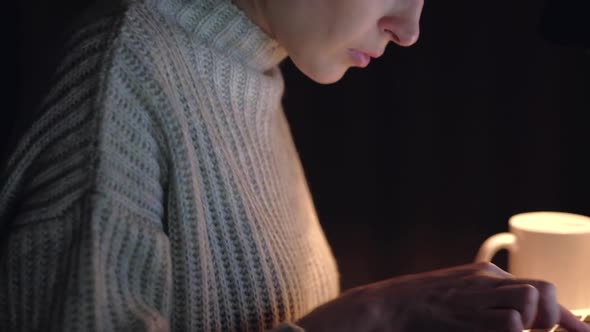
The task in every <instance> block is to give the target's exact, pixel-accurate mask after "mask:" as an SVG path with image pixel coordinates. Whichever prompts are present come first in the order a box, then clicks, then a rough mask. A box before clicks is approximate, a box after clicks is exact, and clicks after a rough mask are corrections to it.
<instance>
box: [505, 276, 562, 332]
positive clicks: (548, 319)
mask: <svg viewBox="0 0 590 332" xmlns="http://www.w3.org/2000/svg"><path fill="white" fill-rule="evenodd" d="M518 284H529V285H532V286H533V287H535V288H536V289H537V291H538V292H539V300H538V302H537V304H538V305H537V317H536V318H535V320H534V323H533V327H535V328H550V327H552V326H555V324H557V323H558V321H559V317H560V306H559V303H558V302H557V295H556V290H555V286H554V285H553V284H551V283H549V282H546V281H542V280H533V279H505V280H503V281H502V282H501V285H500V286H506V285H518Z"/></svg>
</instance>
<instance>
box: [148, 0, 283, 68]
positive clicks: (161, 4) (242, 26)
mask: <svg viewBox="0 0 590 332" xmlns="http://www.w3.org/2000/svg"><path fill="white" fill-rule="evenodd" d="M146 3H147V4H149V5H151V6H154V7H156V8H157V9H158V11H160V12H161V13H162V14H163V15H165V16H166V17H168V18H170V19H171V20H173V21H174V22H175V23H176V24H178V25H180V26H181V27H183V28H184V29H185V30H187V31H188V32H189V33H190V34H192V35H194V36H195V38H198V39H199V40H201V41H203V42H205V43H207V44H209V45H211V47H213V48H215V49H217V50H219V51H220V52H222V53H225V54H229V55H230V56H231V57H233V58H235V59H236V60H238V61H241V62H243V63H245V64H246V65H247V66H249V67H252V68H254V69H256V70H259V71H262V72H264V71H267V70H269V69H271V68H272V67H275V66H277V65H278V64H279V62H281V61H282V60H284V59H285V58H286V57H287V52H286V50H285V49H284V48H283V47H282V46H280V45H279V44H278V42H277V41H276V40H275V39H273V38H271V37H270V36H269V35H268V34H266V33H265V32H264V31H262V29H261V28H260V27H258V26H257V25H256V24H255V23H254V22H252V21H251V20H250V19H249V18H248V17H247V16H246V13H244V12H243V11H242V10H241V9H239V8H238V7H237V6H236V5H235V4H234V3H232V1H231V0H146Z"/></svg>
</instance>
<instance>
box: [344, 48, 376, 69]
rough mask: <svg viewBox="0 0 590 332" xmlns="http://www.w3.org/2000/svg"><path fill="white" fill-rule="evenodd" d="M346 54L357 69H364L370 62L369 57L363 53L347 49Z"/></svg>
mask: <svg viewBox="0 0 590 332" xmlns="http://www.w3.org/2000/svg"><path fill="white" fill-rule="evenodd" d="M348 53H349V54H350V57H351V58H352V60H353V62H354V64H355V65H356V66H358V67H366V66H368V65H369V63H370V62H371V56H370V55H369V54H367V53H365V52H362V51H359V50H354V49H349V50H348Z"/></svg>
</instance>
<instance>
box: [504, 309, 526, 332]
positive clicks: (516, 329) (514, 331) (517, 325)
mask: <svg viewBox="0 0 590 332" xmlns="http://www.w3.org/2000/svg"><path fill="white" fill-rule="evenodd" d="M503 318H504V321H503V325H504V328H503V330H506V331H509V332H522V329H523V327H522V319H521V317H520V313H519V312H518V311H516V310H507V311H506V314H505V315H504V317H503Z"/></svg>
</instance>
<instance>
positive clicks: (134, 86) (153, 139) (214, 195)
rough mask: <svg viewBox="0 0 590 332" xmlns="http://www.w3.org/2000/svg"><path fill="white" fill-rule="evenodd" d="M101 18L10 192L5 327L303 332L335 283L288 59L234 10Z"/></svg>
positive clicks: (0, 213) (159, 7) (216, 4)
mask: <svg viewBox="0 0 590 332" xmlns="http://www.w3.org/2000/svg"><path fill="white" fill-rule="evenodd" d="M103 5H104V4H103ZM97 12H99V13H101V14H100V15H94V16H93V15H90V16H88V17H90V18H91V19H89V20H88V22H87V23H85V24H83V25H82V28H80V29H78V30H77V32H76V33H75V34H73V35H72V38H71V40H70V43H69V44H68V50H69V51H68V52H67V56H66V57H65V58H64V60H63V62H62V64H61V65H60V66H59V68H58V69H57V71H56V75H55V84H54V85H53V89H52V90H51V91H50V93H49V94H48V96H47V97H46V98H45V99H44V101H43V103H42V105H41V107H40V112H39V115H38V117H37V120H36V121H35V122H34V123H33V125H32V127H31V128H30V130H29V131H28V132H27V133H26V134H25V135H24V136H23V138H22V139H21V141H20V143H19V145H18V146H17V147H16V148H15V150H14V153H13V154H12V156H11V158H10V160H9V161H8V163H7V165H6V167H5V168H4V169H3V172H2V177H1V178H0V181H1V182H0V227H1V228H2V230H3V234H4V235H3V237H2V241H3V242H2V252H1V255H0V331H37V330H43V331H169V330H170V331H262V330H267V329H276V331H302V330H301V329H300V328H299V327H297V326H295V325H293V324H292V323H289V322H293V321H296V320H297V319H298V318H300V317H302V316H303V315H305V314H306V313H308V312H309V311H311V310H312V309H313V308H315V307H317V306H318V305H320V304H322V303H324V302H326V301H328V300H330V299H332V298H334V297H336V296H337V295H338V292H339V287H338V274H337V268H336V264H335V261H334V258H333V256H332V253H331V251H330V249H329V247H328V244H327V241H326V239H325V236H324V234H323V232H322V230H321V227H320V224H319V222H318V220H317V216H316V213H315V210H314V207H313V203H312V200H311V198H310V193H309V190H308V188H307V185H306V182H305V178H304V174H303V171H302V168H301V165H300V161H299V159H298V155H297V151H296V150H295V147H294V144H293V142H292V139H291V134H290V131H289V126H288V123H287V121H286V119H285V116H284V114H283V112H282V109H281V97H282V94H283V80H282V76H281V73H280V71H279V69H278V66H277V65H278V63H279V62H280V61H282V60H283V59H284V58H285V57H286V53H285V51H284V49H282V48H281V47H280V46H279V45H278V44H277V43H276V42H275V41H274V40H273V39H271V38H269V37H268V36H267V35H266V34H264V32H262V31H261V30H260V29H259V28H258V27H257V26H255V25H254V24H253V23H252V22H251V21H249V20H248V18H247V17H246V16H245V15H244V13H243V12H241V11H240V10H239V9H238V8H237V7H236V6H235V5H233V4H232V3H231V2H229V0H145V1H130V2H128V3H127V4H126V5H124V6H118V5H117V6H113V7H109V8H107V9H106V10H105V8H102V10H100V11H97Z"/></svg>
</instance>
